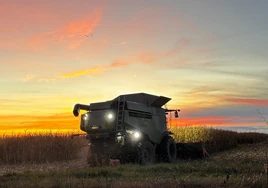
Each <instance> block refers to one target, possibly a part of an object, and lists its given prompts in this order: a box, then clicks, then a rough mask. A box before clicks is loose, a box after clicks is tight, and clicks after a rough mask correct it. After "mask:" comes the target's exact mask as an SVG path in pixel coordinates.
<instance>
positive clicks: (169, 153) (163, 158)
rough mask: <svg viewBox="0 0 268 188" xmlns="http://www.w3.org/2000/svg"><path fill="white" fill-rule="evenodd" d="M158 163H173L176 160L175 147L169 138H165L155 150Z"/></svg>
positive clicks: (172, 140)
mask: <svg viewBox="0 0 268 188" xmlns="http://www.w3.org/2000/svg"><path fill="white" fill-rule="evenodd" d="M157 153H158V159H159V161H160V162H168V163H173V162H176V160H177V147H176V143H175V141H174V139H173V138H172V137H171V136H167V137H165V138H164V139H163V140H162V142H161V144H160V145H159V147H158V150H157Z"/></svg>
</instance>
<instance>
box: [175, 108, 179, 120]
mask: <svg viewBox="0 0 268 188" xmlns="http://www.w3.org/2000/svg"><path fill="white" fill-rule="evenodd" d="M178 117H179V113H178V111H177V110H176V111H175V118H178Z"/></svg>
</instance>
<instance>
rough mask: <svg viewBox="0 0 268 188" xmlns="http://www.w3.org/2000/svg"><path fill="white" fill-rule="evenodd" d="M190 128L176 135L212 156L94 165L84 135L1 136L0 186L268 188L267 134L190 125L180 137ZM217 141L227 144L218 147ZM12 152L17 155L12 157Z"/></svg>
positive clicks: (220, 144) (220, 143)
mask: <svg viewBox="0 0 268 188" xmlns="http://www.w3.org/2000/svg"><path fill="white" fill-rule="evenodd" d="M186 129H187V128H185V130H183V129H178V130H176V131H178V132H176V131H174V132H175V133H176V134H175V135H174V137H175V138H177V139H184V140H179V141H180V142H189V141H191V142H198V141H202V142H204V143H205V144H206V145H207V146H210V149H211V158H206V159H203V160H180V161H178V162H177V163H175V164H155V165H151V166H140V165H134V164H129V165H120V164H117V163H116V164H114V165H110V166H108V167H89V166H87V165H86V161H85V158H86V153H87V147H83V146H84V145H85V144H86V141H85V140H84V139H83V138H81V137H80V138H79V137H78V138H75V139H70V137H69V136H67V135H61V136H59V135H58V136H55V135H47V136H48V137H46V136H43V137H42V138H39V137H40V136H41V135H30V136H28V137H27V136H24V137H10V138H9V137H2V138H1V140H0V158H1V165H0V187H265V188H266V187H268V174H267V163H268V141H267V135H264V134H258V133H243V134H240V133H239V134H238V133H235V132H231V131H222V130H211V129H206V128H203V129H205V130H202V129H200V128H192V127H191V128H188V134H189V135H188V137H189V139H192V140H187V139H186V136H185V137H184V138H183V137H182V135H181V136H179V134H182V133H181V132H179V131H184V132H185V133H184V134H186ZM202 131H203V132H202ZM206 131H207V132H206ZM190 134H194V135H193V136H190ZM198 134H199V135H200V136H199V137H198V136H197V135H198ZM213 134H214V135H213ZM202 135H203V136H202ZM204 135H206V136H207V137H205V136H204ZM12 138H13V140H12ZM38 138H39V139H38ZM24 139H26V140H27V141H26V140H24ZM193 139H194V140H193ZM265 139H266V141H265ZM29 140H31V141H29ZM49 140H50V141H49ZM43 142H44V143H43ZM254 142H259V143H254ZM45 143H46V144H45ZM224 143H226V144H227V145H228V147H225V146H224ZM252 143H254V144H252ZM10 144H11V145H10ZM43 144H44V145H43ZM65 144H66V145H68V146H66V145H65ZM241 144H243V145H241ZM11 146H12V147H11ZM218 146H220V147H222V148H221V149H215V147H218ZM231 146H232V147H233V148H232V147H231ZM9 147H10V148H13V150H11V149H7V148H9ZM19 147H21V148H19ZM230 148H232V149H230ZM16 149H17V151H16ZM226 149H228V150H226ZM32 150H33V151H32ZM68 150H70V151H68ZM6 151H8V152H10V153H8V154H7V153H5V152H6ZM219 151H221V152H219ZM3 152H4V153H3ZM28 152H30V153H29V154H28V155H27V154H26V153H28ZM12 153H13V154H14V156H16V157H13V158H12V157H11V156H12ZM50 155H51V156H50ZM19 156H24V157H22V159H19ZM52 156H53V157H52ZM46 158H47V160H45V159H46ZM7 159H9V160H7ZM11 159H12V160H11ZM32 159H34V160H32ZM111 164H112V163H111Z"/></svg>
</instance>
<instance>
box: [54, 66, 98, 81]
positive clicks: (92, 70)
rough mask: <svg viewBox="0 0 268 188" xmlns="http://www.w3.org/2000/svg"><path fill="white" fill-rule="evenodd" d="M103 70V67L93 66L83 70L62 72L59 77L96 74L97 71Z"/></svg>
mask: <svg viewBox="0 0 268 188" xmlns="http://www.w3.org/2000/svg"><path fill="white" fill-rule="evenodd" d="M102 71H103V68H102V67H92V68H87V69H84V70H81V71H76V72H70V73H65V74H60V75H58V76H57V77H58V78H74V77H78V76H83V75H89V74H95V73H99V72H102Z"/></svg>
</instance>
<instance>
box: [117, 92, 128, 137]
mask: <svg viewBox="0 0 268 188" xmlns="http://www.w3.org/2000/svg"><path fill="white" fill-rule="evenodd" d="M125 103H126V101H125V98H123V100H122V97H121V96H120V97H119V98H118V105H117V122H116V132H117V133H122V132H123V130H124V112H125Z"/></svg>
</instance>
